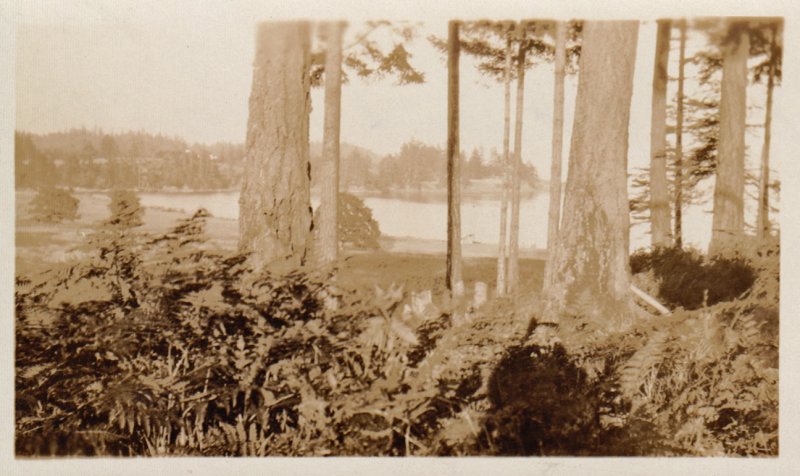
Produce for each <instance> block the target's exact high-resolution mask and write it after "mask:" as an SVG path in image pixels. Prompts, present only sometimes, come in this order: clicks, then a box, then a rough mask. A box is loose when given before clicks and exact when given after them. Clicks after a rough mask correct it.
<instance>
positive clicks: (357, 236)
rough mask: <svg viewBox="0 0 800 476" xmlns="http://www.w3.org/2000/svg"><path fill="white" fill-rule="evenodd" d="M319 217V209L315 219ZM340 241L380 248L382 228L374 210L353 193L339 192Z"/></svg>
mask: <svg viewBox="0 0 800 476" xmlns="http://www.w3.org/2000/svg"><path fill="white" fill-rule="evenodd" d="M318 219H319V210H317V213H315V215H314V221H315V222H316V221H317V220H318ZM338 222H339V243H340V244H343V245H351V246H354V247H356V248H362V249H378V248H380V243H379V242H378V239H379V238H380V237H381V230H380V228H379V226H378V222H377V221H376V220H375V218H373V217H372V210H370V209H369V207H367V205H366V204H364V200H362V199H360V198H358V197H356V196H355V195H353V194H350V193H346V192H340V193H339V215H338Z"/></svg>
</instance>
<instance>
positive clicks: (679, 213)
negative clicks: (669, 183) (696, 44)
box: [675, 20, 686, 248]
mask: <svg viewBox="0 0 800 476" xmlns="http://www.w3.org/2000/svg"><path fill="white" fill-rule="evenodd" d="M679 28H680V32H681V33H680V35H681V36H680V54H679V55H678V97H677V101H678V104H677V113H676V115H677V119H676V124H675V247H676V248H682V247H683V102H684V100H683V82H684V65H685V63H686V20H681V21H680V26H679Z"/></svg>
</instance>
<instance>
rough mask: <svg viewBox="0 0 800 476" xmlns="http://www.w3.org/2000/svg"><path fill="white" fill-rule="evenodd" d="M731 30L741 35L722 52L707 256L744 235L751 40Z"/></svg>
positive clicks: (734, 26)
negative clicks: (715, 169) (710, 223)
mask: <svg viewBox="0 0 800 476" xmlns="http://www.w3.org/2000/svg"><path fill="white" fill-rule="evenodd" d="M731 28H734V29H739V30H741V32H740V33H739V34H738V35H736V36H735V37H734V38H732V40H731V41H730V43H729V44H727V45H725V46H724V49H723V59H722V88H721V89H722V91H721V98H720V107H719V123H720V131H719V149H718V152H717V156H718V164H717V180H716V184H715V186H714V219H713V229H712V233H711V243H710V244H709V254H716V253H718V252H720V251H722V250H723V249H724V248H726V247H727V246H729V245H733V244H735V243H736V242H737V241H738V239H739V238H740V237H741V235H742V234H743V233H744V154H745V150H744V147H745V138H744V134H745V119H746V116H747V58H748V56H749V51H750V41H749V37H748V35H747V33H746V32H745V31H744V29H743V28H741V27H739V26H738V25H737V24H735V23H734V24H732V25H731Z"/></svg>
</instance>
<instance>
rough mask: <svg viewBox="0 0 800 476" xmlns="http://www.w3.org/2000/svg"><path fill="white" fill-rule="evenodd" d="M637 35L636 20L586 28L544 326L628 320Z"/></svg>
mask: <svg viewBox="0 0 800 476" xmlns="http://www.w3.org/2000/svg"><path fill="white" fill-rule="evenodd" d="M638 31H639V24H638V22H635V21H587V22H586V23H585V25H584V30H583V34H584V37H583V38H584V41H583V50H582V52H581V59H580V76H579V80H578V95H577V98H576V104H575V120H574V124H573V129H572V143H571V145H570V154H569V172H568V176H567V184H566V191H565V195H564V216H563V219H562V224H561V226H560V227H559V232H558V241H557V242H556V244H555V246H554V248H553V250H552V251H551V252H550V253H549V254H548V261H550V263H549V264H548V266H549V267H550V268H551V269H552V270H553V271H552V276H553V278H552V281H551V283H549V285H548V286H547V287H546V288H545V290H544V293H543V296H542V299H543V301H542V302H543V308H542V315H541V318H540V322H559V320H560V318H561V317H562V316H564V315H565V314H568V313H569V310H570V309H573V310H575V309H577V311H576V312H575V313H573V314H576V315H577V316H580V317H581V318H586V319H589V320H591V321H593V322H598V321H602V322H608V325H609V327H613V326H618V325H624V324H626V323H627V322H628V320H629V318H630V313H631V306H632V300H631V296H630V270H629V266H628V241H629V236H628V233H629V215H628V193H627V156H628V122H629V118H630V106H631V94H632V92H633V72H634V64H635V60H636V43H637V36H638ZM582 302H583V303H589V304H588V306H581V303H582Z"/></svg>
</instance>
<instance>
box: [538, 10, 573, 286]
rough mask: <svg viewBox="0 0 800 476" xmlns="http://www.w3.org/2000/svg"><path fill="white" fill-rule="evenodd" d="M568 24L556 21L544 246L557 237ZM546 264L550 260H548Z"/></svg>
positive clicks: (549, 277) (547, 277) (546, 275)
mask: <svg viewBox="0 0 800 476" xmlns="http://www.w3.org/2000/svg"><path fill="white" fill-rule="evenodd" d="M566 46H567V24H566V22H558V23H557V24H556V57H555V86H554V94H553V139H552V152H551V159H550V205H549V210H548V213H547V249H548V251H549V250H552V249H553V247H554V246H555V244H556V242H557V241H558V228H559V226H558V225H559V221H560V220H561V155H562V150H563V149H564V145H563V144H564V77H565V76H566V71H565V70H566V64H567V48H566ZM548 264H549V261H548ZM551 280H552V272H551V269H550V266H547V265H546V266H545V272H544V282H545V286H547V283H549V282H550V281H551Z"/></svg>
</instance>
